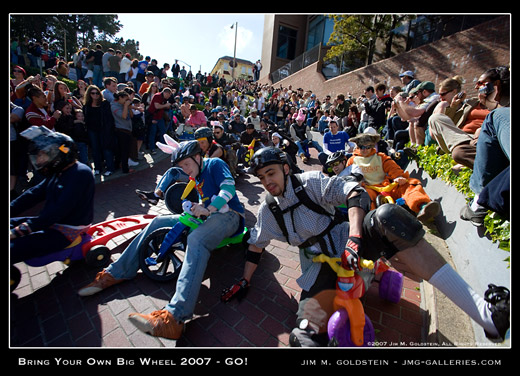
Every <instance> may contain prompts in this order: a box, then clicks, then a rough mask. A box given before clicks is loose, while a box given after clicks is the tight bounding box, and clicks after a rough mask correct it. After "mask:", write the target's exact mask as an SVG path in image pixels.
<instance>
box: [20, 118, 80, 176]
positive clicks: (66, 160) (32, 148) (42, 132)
mask: <svg viewBox="0 0 520 376" xmlns="http://www.w3.org/2000/svg"><path fill="white" fill-rule="evenodd" d="M20 135H21V136H22V137H24V138H26V139H27V140H29V146H28V152H29V160H30V161H31V164H32V165H33V166H34V168H35V170H36V171H38V172H39V173H41V174H42V175H44V176H52V175H54V174H56V173H59V172H61V171H62V170H63V169H64V168H65V167H67V166H68V165H70V164H71V163H73V162H75V161H76V158H77V147H76V144H75V143H74V141H73V140H72V138H71V137H70V136H68V135H66V134H63V133H59V132H53V131H51V130H50V129H48V128H47V127H45V126H43V125H41V126H36V125H33V126H31V127H29V128H27V129H26V130H25V131H23V132H21V133H20Z"/></svg>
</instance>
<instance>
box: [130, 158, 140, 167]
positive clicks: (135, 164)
mask: <svg viewBox="0 0 520 376" xmlns="http://www.w3.org/2000/svg"><path fill="white" fill-rule="evenodd" d="M137 165H139V162H134V161H133V160H131V159H130V158H128V166H130V167H135V166H137Z"/></svg>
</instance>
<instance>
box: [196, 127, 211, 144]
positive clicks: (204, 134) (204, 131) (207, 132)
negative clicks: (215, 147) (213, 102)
mask: <svg viewBox="0 0 520 376" xmlns="http://www.w3.org/2000/svg"><path fill="white" fill-rule="evenodd" d="M193 136H194V138H195V140H200V139H202V138H205V139H207V140H208V142H209V143H210V144H211V142H212V141H213V131H212V130H211V128H208V127H201V128H199V129H197V130H196V131H195V133H194V134H193Z"/></svg>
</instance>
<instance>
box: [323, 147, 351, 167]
mask: <svg viewBox="0 0 520 376" xmlns="http://www.w3.org/2000/svg"><path fill="white" fill-rule="evenodd" d="M345 160H347V156H346V155H345V153H343V152H341V151H336V152H334V153H332V154H330V155H329V156H328V157H327V163H326V165H327V166H330V165H331V164H332V163H334V162H339V161H345Z"/></svg>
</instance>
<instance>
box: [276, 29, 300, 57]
mask: <svg viewBox="0 0 520 376" xmlns="http://www.w3.org/2000/svg"><path fill="white" fill-rule="evenodd" d="M297 34H298V31H296V30H294V29H291V28H289V27H287V26H282V25H280V27H279V28H278V45H277V48H276V56H277V57H279V58H282V59H287V60H292V59H294V58H295V57H296V56H295V52H296V36H297Z"/></svg>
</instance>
